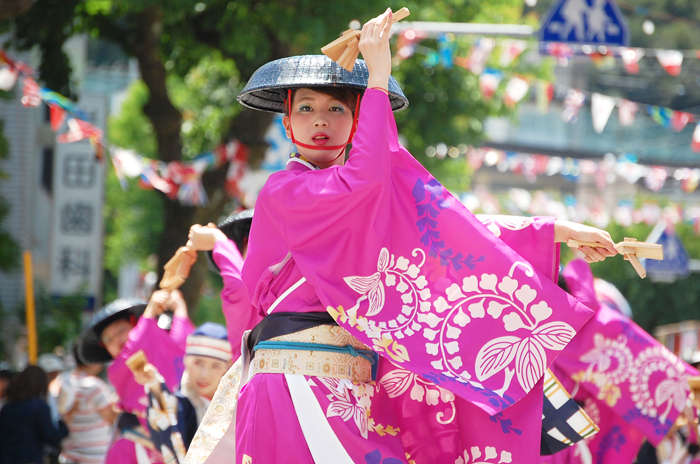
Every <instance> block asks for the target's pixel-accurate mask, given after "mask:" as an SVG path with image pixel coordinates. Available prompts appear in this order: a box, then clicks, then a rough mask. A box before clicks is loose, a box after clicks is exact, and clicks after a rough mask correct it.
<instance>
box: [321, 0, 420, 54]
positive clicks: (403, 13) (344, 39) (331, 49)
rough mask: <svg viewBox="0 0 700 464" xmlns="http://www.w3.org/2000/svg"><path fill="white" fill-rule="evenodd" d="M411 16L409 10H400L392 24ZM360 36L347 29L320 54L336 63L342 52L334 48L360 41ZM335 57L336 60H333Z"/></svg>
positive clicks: (358, 32)
mask: <svg viewBox="0 0 700 464" xmlns="http://www.w3.org/2000/svg"><path fill="white" fill-rule="evenodd" d="M410 14H411V12H410V10H409V9H408V8H406V7H403V8H401V9H400V10H399V11H397V12H396V13H394V21H393V22H392V24H393V23H395V22H398V21H401V20H402V19H405V18H407V17H408V16H409V15H410ZM360 35H362V31H356V30H353V29H349V30H347V31H345V32H344V33H343V35H342V36H340V37H338V38H337V39H335V40H334V41H333V42H331V43H329V44H328V45H326V46H325V47H322V48H321V52H322V53H323V54H324V55H327V56H328V57H329V58H331V59H332V60H333V61H338V58H339V57H340V55H342V53H343V51H344V50H340V52H339V53H337V51H336V50H335V47H338V46H339V45H341V44H342V45H346V44H347V43H348V42H349V41H351V40H352V39H355V38H357V40H360ZM334 56H336V57H337V58H334Z"/></svg>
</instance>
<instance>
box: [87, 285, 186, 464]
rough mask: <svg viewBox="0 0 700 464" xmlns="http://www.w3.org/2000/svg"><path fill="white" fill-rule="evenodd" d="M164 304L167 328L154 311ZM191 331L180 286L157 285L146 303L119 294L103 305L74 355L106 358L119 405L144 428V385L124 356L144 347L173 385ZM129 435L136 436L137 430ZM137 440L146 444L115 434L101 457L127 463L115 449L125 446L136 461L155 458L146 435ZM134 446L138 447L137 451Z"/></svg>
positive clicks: (95, 359)
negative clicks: (168, 318) (170, 288)
mask: <svg viewBox="0 0 700 464" xmlns="http://www.w3.org/2000/svg"><path fill="white" fill-rule="evenodd" d="M166 308H171V309H173V310H174V315H173V319H172V324H171V328H170V331H169V332H168V331H166V330H164V329H161V328H160V327H158V323H157V318H158V316H159V315H160V314H162V313H163V312H164V311H165V309H166ZM192 332H194V325H193V324H192V322H191V321H190V319H189V316H188V315H187V307H186V306H185V302H184V300H183V299H182V296H181V295H180V293H179V291H174V292H172V293H170V292H168V291H164V290H158V291H156V292H154V293H153V295H152V296H151V300H150V301H149V302H148V304H146V302H145V301H141V300H123V299H120V300H115V301H113V302H112V303H110V304H108V305H107V306H105V307H104V308H102V310H100V312H99V313H97V314H96V315H95V316H94V317H93V318H92V320H91V321H90V322H89V323H88V325H87V327H86V328H85V329H84V330H83V333H82V335H81V337H80V341H79V344H78V354H79V356H80V357H81V359H83V361H84V362H86V363H89V364H95V363H108V362H111V364H110V366H109V367H108V368H107V377H108V378H109V381H110V383H111V384H112V386H113V387H114V389H115V391H116V393H117V395H118V396H119V407H120V408H121V409H122V410H123V411H125V412H126V413H130V414H134V415H135V416H136V417H138V419H139V421H141V425H142V426H143V427H142V429H141V430H142V431H143V430H145V425H146V422H145V417H144V416H145V411H146V408H147V405H148V397H147V395H146V392H145V390H144V388H143V385H140V384H138V383H137V382H136V381H135V380H134V376H133V374H132V372H131V370H130V369H129V368H128V367H127V365H126V360H127V359H128V358H129V357H130V356H131V355H133V354H134V353H136V352H137V351H139V350H143V351H144V353H145V355H146V357H147V359H148V361H149V362H150V363H151V364H153V365H154V366H157V368H158V371H159V372H160V373H161V375H162V376H163V378H164V380H165V383H166V385H167V386H168V388H171V389H173V390H174V389H175V388H176V387H177V386H178V385H179V383H180V379H181V378H182V373H183V371H184V365H183V357H184V355H185V344H186V341H187V336H188V335H189V334H191V333H192ZM132 428H133V427H132ZM129 437H138V432H137V433H136V434H131V435H129ZM138 440H139V441H141V442H142V443H143V445H145V446H146V448H144V447H143V445H139V444H137V442H135V441H134V440H130V439H127V438H125V436H123V437H122V438H120V440H119V441H117V442H116V443H115V444H114V445H113V446H112V449H110V451H109V452H108V454H107V458H106V462H107V463H117V462H118V463H127V462H129V461H128V460H127V459H126V457H124V456H123V455H122V453H121V451H119V450H123V449H124V448H128V449H129V450H130V452H129V453H130V455H131V454H133V455H134V456H136V455H140V456H141V457H142V459H141V461H139V462H140V463H141V462H142V461H143V459H145V458H144V456H146V455H148V456H149V459H151V461H152V462H160V459H161V458H160V457H159V456H160V453H159V452H158V451H156V450H149V451H148V453H147V452H146V451H145V450H146V449H148V448H147V446H148V437H138ZM122 441H125V442H124V443H122ZM127 442H128V443H127ZM139 446H141V447H142V448H143V449H141V448H139ZM137 449H139V450H140V452H138V453H137V451H136V450H137ZM134 462H135V461H134Z"/></svg>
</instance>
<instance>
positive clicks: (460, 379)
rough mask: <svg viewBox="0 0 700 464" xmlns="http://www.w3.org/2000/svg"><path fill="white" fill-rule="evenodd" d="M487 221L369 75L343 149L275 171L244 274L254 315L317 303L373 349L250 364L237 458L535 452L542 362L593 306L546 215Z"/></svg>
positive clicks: (517, 459)
mask: <svg viewBox="0 0 700 464" xmlns="http://www.w3.org/2000/svg"><path fill="white" fill-rule="evenodd" d="M484 220H485V223H486V226H485V225H484V224H482V223H481V222H480V221H479V220H478V219H477V218H475V217H474V216H473V215H472V214H471V213H470V212H469V211H468V210H467V209H466V208H465V207H464V206H463V205H462V204H461V203H460V202H459V201H458V200H456V199H455V198H454V197H453V196H452V195H451V194H450V193H449V192H447V191H446V190H445V189H444V188H443V187H442V185H440V184H439V183H438V182H437V181H436V180H435V179H434V178H433V177H432V176H431V175H430V174H429V173H428V172H427V171H425V169H424V168H423V167H422V166H421V165H420V164H419V163H418V162H416V161H415V159H413V157H412V156H411V155H410V154H409V153H408V152H407V151H406V150H405V149H404V148H403V147H401V146H400V144H399V142H398V136H397V132H396V126H395V123H394V119H393V114H392V112H391V108H390V105H389V100H388V98H387V96H386V95H385V94H384V93H383V92H381V91H378V90H371V89H370V90H367V91H366V92H365V96H364V98H363V99H362V105H361V110H360V119H359V126H358V130H357V133H356V135H355V138H354V141H353V149H352V150H351V152H350V155H349V160H348V162H347V163H346V165H345V166H342V167H341V166H335V167H331V168H328V169H324V170H317V169H315V168H314V166H312V165H310V164H309V163H306V162H304V161H303V160H300V159H296V158H295V159H292V160H290V163H289V164H288V167H287V170H286V171H282V172H279V173H275V174H273V175H272V176H271V177H270V179H269V181H268V182H267V184H266V185H265V187H264V188H263V190H262V191H261V193H260V196H259V198H258V201H257V203H256V211H255V221H254V222H253V228H252V231H251V234H250V244H249V248H248V256H247V259H246V262H245V265H244V267H243V273H242V277H243V282H244V283H245V285H246V287H247V290H248V295H249V296H250V297H251V301H252V303H253V305H254V306H255V307H256V308H257V311H258V314H259V315H260V316H261V317H264V316H265V315H267V314H269V313H271V312H275V313H276V312H314V311H315V312H323V311H327V312H328V313H330V314H331V315H332V316H333V317H334V319H335V320H336V321H337V322H338V324H339V325H340V326H341V327H342V328H344V329H345V330H347V331H348V332H349V333H350V334H351V335H353V336H354V337H356V338H357V339H359V340H360V341H361V342H362V343H364V344H366V345H368V346H370V347H372V349H373V350H374V351H376V352H377V353H378V354H379V355H380V359H379V365H378V373H377V376H376V379H377V381H376V382H375V381H373V382H368V383H360V384H355V385H353V384H352V383H351V382H347V381H341V380H338V379H332V378H325V377H307V376H300V375H286V374H258V375H255V376H253V377H252V378H251V379H250V380H249V381H248V383H246V384H245V385H244V386H243V388H242V389H241V391H240V394H239V397H238V406H237V413H236V428H235V447H236V453H235V454H236V463H275V462H294V463H310V462H314V461H315V462H316V463H319V462H322V461H327V462H334V463H336V462H337V463H345V462H348V463H350V462H355V463H372V464H374V463H382V464H395V463H417V464H420V463H450V464H451V463H461V464H464V463H467V462H468V463H472V462H484V463H506V464H507V463H511V462H512V463H519V464H530V463H532V464H534V463H537V462H538V461H539V447H540V434H541V420H542V376H543V374H544V371H545V369H546V367H547V366H549V365H550V364H551V363H552V361H553V359H554V358H555V357H556V356H557V355H558V354H559V353H560V352H561V350H562V349H563V348H564V347H565V346H566V345H567V344H568V343H569V342H570V341H571V339H572V338H573V336H574V335H575V333H576V331H577V330H578V329H579V328H580V327H581V326H582V325H583V324H584V323H585V322H586V321H587V320H588V318H590V316H591V314H592V312H591V311H590V310H589V309H588V308H586V307H584V306H583V305H581V304H580V303H578V302H577V301H576V300H575V299H574V298H572V297H571V296H570V295H568V294H566V293H565V292H563V291H562V290H561V289H559V288H558V287H557V286H556V285H555V284H554V283H553V282H552V280H553V279H554V278H555V277H556V264H557V260H558V248H557V247H556V246H555V244H554V237H553V236H554V230H553V221H552V220H547V219H535V218H526V219H523V218H518V219H507V218H505V219H489V218H486V219H484ZM487 226H488V228H487ZM509 245H510V246H509ZM511 247H512V248H511ZM304 395H305V396H304ZM309 423H313V424H314V427H313V428H309V427H308V424H309ZM224 438H225V437H224ZM329 449H333V450H335V451H334V453H335V454H330V455H329V454H328V453H326V451H327V450H329ZM338 450H340V452H338ZM324 453H326V454H324ZM210 462H211V460H210ZM222 462H223V461H222Z"/></svg>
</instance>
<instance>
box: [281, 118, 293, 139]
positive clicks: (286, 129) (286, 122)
mask: <svg viewBox="0 0 700 464" xmlns="http://www.w3.org/2000/svg"><path fill="white" fill-rule="evenodd" d="M282 125H284V132H285V133H286V134H287V138H289V139H291V138H292V133H291V131H290V130H289V116H287V115H286V114H285V115H284V117H283V118H282Z"/></svg>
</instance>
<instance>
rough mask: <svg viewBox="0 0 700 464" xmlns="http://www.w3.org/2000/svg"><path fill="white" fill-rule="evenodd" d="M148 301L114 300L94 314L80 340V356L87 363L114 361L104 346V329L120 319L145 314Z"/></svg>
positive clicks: (136, 317) (135, 317)
mask: <svg viewBox="0 0 700 464" xmlns="http://www.w3.org/2000/svg"><path fill="white" fill-rule="evenodd" d="M147 305H148V302H147V301H144V300H138V299H132V298H126V299H118V300H114V301H112V302H111V303H110V304H108V305H107V306H105V307H104V308H102V309H101V310H100V311H99V312H98V313H97V314H95V315H94V316H93V318H92V319H91V320H90V322H89V323H88V324H87V326H86V327H85V329H84V330H83V333H82V335H80V339H79V340H78V356H80V359H81V360H82V361H83V362H84V363H85V364H98V363H106V362H111V361H113V358H112V355H111V354H109V351H107V349H106V348H105V347H104V346H102V331H103V330H104V329H105V328H106V327H107V326H108V325H110V324H111V323H112V322H115V321H118V320H119V319H127V320H129V319H131V318H132V317H133V319H134V320H136V319H138V318H139V317H140V316H141V314H143V312H144V310H145V309H146V306H147Z"/></svg>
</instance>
